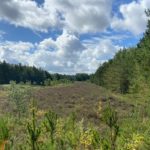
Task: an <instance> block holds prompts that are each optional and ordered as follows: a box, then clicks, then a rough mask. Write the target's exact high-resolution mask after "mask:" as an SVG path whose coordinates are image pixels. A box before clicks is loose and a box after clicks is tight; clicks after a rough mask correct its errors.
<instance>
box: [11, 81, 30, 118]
mask: <svg viewBox="0 0 150 150" xmlns="http://www.w3.org/2000/svg"><path fill="white" fill-rule="evenodd" d="M30 97H31V94H30V89H29V88H28V87H24V88H23V87H21V85H17V84H16V82H15V81H11V82H10V89H9V101H10V102H11V103H12V106H14V107H15V110H16V111H17V114H18V117H19V118H20V117H21V116H24V115H26V113H27V111H28V103H29V102H28V101H29V100H30Z"/></svg>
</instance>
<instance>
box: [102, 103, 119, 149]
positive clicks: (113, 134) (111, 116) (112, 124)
mask: <svg viewBox="0 0 150 150" xmlns="http://www.w3.org/2000/svg"><path fill="white" fill-rule="evenodd" d="M102 120H103V121H104V123H105V124H106V125H107V126H108V127H109V130H110V142H108V143H109V145H108V147H110V150H115V149H116V141H117V137H118V135H119V124H118V116H117V112H116V111H115V110H114V109H113V108H112V107H111V105H110V103H109V104H108V106H107V107H106V108H105V109H104V110H103V112H102Z"/></svg>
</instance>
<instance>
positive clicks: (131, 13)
mask: <svg viewBox="0 0 150 150" xmlns="http://www.w3.org/2000/svg"><path fill="white" fill-rule="evenodd" d="M147 8H150V1H149V0H138V1H132V2H131V3H129V4H122V5H121V6H120V13H121V15H122V18H120V17H118V16H114V18H113V21H112V23H111V26H112V28H113V29H119V30H127V31H130V32H132V33H133V34H135V35H138V34H141V33H143V32H144V31H145V29H146V25H147V19H148V18H147V17H146V15H145V10H146V9H147Z"/></svg>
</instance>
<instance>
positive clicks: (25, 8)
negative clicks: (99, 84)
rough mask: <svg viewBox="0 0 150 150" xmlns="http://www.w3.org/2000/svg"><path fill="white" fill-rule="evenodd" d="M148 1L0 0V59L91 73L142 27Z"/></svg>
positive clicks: (133, 38) (137, 36)
mask: <svg viewBox="0 0 150 150" xmlns="http://www.w3.org/2000/svg"><path fill="white" fill-rule="evenodd" d="M147 8H150V1H149V0H119V1H118V0H93V1H91V0H76V1H72V0H36V1H34V0H32V1H31V0H21V1H20V0H1V5H0V61H3V60H6V61H7V62H9V63H22V64H25V65H30V66H33V65H34V66H36V67H41V68H43V69H45V70H47V71H49V72H51V73H54V72H58V73H65V74H75V73H78V72H86V73H93V72H95V70H96V69H97V68H98V66H99V65H100V64H102V63H103V62H105V61H107V60H108V59H110V58H112V57H113V56H114V55H115V53H116V52H117V51H118V50H120V49H122V48H124V47H132V46H135V45H136V44H137V43H138V41H139V39H140V38H142V36H143V33H144V31H145V29H146V24H147V19H148V18H147V17H146V15H145V13H144V11H145V9H147Z"/></svg>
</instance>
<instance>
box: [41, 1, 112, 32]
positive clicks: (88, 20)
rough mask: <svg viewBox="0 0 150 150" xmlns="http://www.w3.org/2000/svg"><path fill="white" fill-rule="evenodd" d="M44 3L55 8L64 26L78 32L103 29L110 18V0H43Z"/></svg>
mask: <svg viewBox="0 0 150 150" xmlns="http://www.w3.org/2000/svg"><path fill="white" fill-rule="evenodd" d="M44 5H45V7H48V8H50V7H51V6H52V7H54V8H55V9H57V10H58V11H59V12H60V13H61V15H62V18H63V19H64V22H65V25H66V26H65V27H68V28H69V29H71V30H72V31H76V32H79V33H83V32H100V31H104V30H105V29H106V28H107V27H108V25H109V23H110V20H111V9H112V0H92V1H91V0H76V1H72V0H63V1H62V0H45V4H44ZM106 10H107V12H106Z"/></svg>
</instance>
